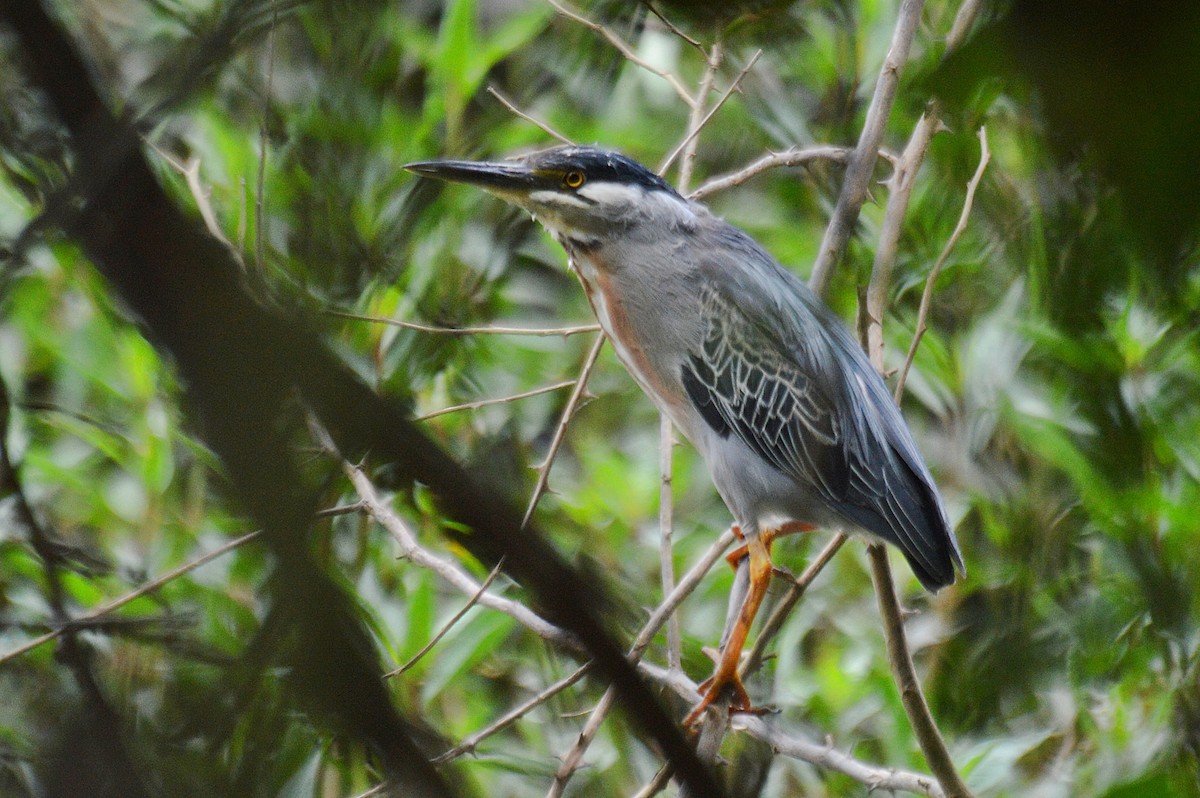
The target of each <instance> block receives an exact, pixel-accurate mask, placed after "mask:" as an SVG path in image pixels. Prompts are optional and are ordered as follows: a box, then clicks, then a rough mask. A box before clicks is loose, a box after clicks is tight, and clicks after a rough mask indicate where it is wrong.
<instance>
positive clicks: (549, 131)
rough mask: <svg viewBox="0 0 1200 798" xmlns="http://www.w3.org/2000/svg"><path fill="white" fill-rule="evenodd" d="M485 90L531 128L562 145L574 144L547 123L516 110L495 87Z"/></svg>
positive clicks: (514, 105)
mask: <svg viewBox="0 0 1200 798" xmlns="http://www.w3.org/2000/svg"><path fill="white" fill-rule="evenodd" d="M487 90H488V94H490V95H492V96H493V97H495V98H496V99H497V100H499V101H500V104H501V105H503V106H504V107H505V108H507V109H508V110H510V111H512V112H513V113H514V114H516V115H517V116H519V117H521V118H522V119H524V120H525V121H526V122H529V123H530V124H532V125H533V126H535V127H537V128H538V129H539V130H541V131H542V132H543V133H545V134H546V135H548V136H550V137H551V138H555V139H558V140H559V141H561V142H562V143H563V144H574V143H575V142H573V141H571V140H570V139H569V138H567V137H566V136H564V135H563V134H562V133H559V132H558V131H557V130H555V129H554V128H552V127H550V125H549V123H547V122H543V121H542V120H540V119H537V118H535V117H532V116H530V115H529V114H527V113H525V112H524V111H522V110H521V109H520V108H518V107H517V106H516V104H514V103H513V101H512V100H510V99H508V98H507V97H505V96H504V95H503V94H501V93H500V90H499V89H497V88H496V87H495V86H488V87H487Z"/></svg>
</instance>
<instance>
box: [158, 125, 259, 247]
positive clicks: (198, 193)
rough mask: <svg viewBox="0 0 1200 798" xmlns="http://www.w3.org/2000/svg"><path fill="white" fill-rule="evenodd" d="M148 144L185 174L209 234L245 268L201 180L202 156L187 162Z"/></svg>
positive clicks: (176, 169) (174, 167)
mask: <svg viewBox="0 0 1200 798" xmlns="http://www.w3.org/2000/svg"><path fill="white" fill-rule="evenodd" d="M146 144H147V145H149V147H150V149H152V150H154V152H156V153H157V154H158V155H159V156H160V157H161V158H162V159H163V160H164V161H166V162H167V163H168V164H170V165H171V167H172V168H173V169H175V171H177V172H179V174H181V175H183V179H184V181H185V182H186V183H187V187H188V191H189V192H191V195H192V199H194V200H195V201H196V209H197V210H199V211H200V218H201V219H202V220H203V221H204V228H205V229H206V230H208V232H209V235H211V236H212V237H213V238H215V239H217V240H218V241H220V242H221V243H222V244H224V245H225V248H226V249H227V250H229V254H231V255H232V256H233V259H234V260H236V261H237V263H238V266H240V267H241V268H242V269H245V268H246V263H245V261H243V260H242V253H241V252H240V251H238V249H237V248H236V247H234V245H233V243H232V242H230V240H229V239H228V238H227V237H226V236H225V231H224V230H222V229H221V225H220V223H218V222H217V214H216V213H215V212H214V211H213V207H212V201H211V197H210V196H209V192H208V190H207V189H206V188H205V187H204V185H203V184H201V182H200V158H199V157H197V156H195V155H193V156H192V157H191V158H189V159H188V162H187V163H186V164H185V163H182V162H180V161H179V159H177V158H175V157H174V156H173V155H171V154H170V153H168V152H167V151H166V150H163V149H162V148H161V147H159V146H158V145H156V144H154V143H153V142H151V141H149V140H146Z"/></svg>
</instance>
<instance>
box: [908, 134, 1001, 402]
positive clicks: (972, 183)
mask: <svg viewBox="0 0 1200 798" xmlns="http://www.w3.org/2000/svg"><path fill="white" fill-rule="evenodd" d="M991 159H992V154H991V151H990V150H989V149H988V140H987V128H986V127H981V128H979V165H978V166H976V167H975V174H974V175H972V176H971V179H970V180H969V181H968V182H967V195H966V198H965V199H964V200H963V208H962V213H960V214H959V216H958V224H957V225H955V226H954V232H953V233H951V234H950V239H949V240H948V241H947V242H946V246H945V247H943V248H942V254H941V255H939V256H938V259H937V263H935V264H933V268H932V269H930V271H929V277H927V278H926V279H925V290H924V291H923V292H922V293H921V307H920V308H919V309H918V310H917V327H916V330H915V331H914V332H913V338H912V343H910V344H909V345H908V354H907V355H906V356H905V358H904V365H903V366H902V367H901V368H900V376H899V377H898V378H897V379H896V401H897V402H899V401H900V397H901V396H903V395H904V386H905V384H906V383H907V382H908V372H909V369H911V368H912V364H913V358H915V357H916V356H917V347H918V346H920V344H921V338H922V337H923V336H924V335H925V330H926V329H928V319H929V306H930V305H931V304H932V301H933V284H934V283H935V282H937V278H938V275H939V274H941V273H942V267H943V266H945V265H946V259H947V258H949V257H950V251H951V250H952V249H954V245H955V244H957V243H958V239H959V238H961V237H962V234H963V231H964V230H966V229H967V220H968V219H969V218H970V216H971V209H972V208H973V207H974V206H975V192H976V190H977V189H978V188H979V182H980V181H981V180H982V179H983V171H984V170H985V169H987V165H988V162H989V161H990V160H991Z"/></svg>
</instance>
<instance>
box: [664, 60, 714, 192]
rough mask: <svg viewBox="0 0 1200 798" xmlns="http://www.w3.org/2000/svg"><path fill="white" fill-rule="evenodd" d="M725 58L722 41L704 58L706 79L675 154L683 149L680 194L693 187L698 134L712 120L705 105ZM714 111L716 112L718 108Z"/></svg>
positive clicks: (668, 162)
mask: <svg viewBox="0 0 1200 798" xmlns="http://www.w3.org/2000/svg"><path fill="white" fill-rule="evenodd" d="M724 57H725V52H724V50H723V49H722V48H721V40H720V39H718V40H716V41H714V42H713V46H712V50H710V51H709V52H708V54H707V55H705V56H704V77H702V78H701V79H700V89H699V90H698V91H697V92H696V104H695V105H693V106H692V112H691V113H690V114H689V115H688V126H687V135H686V136H684V139H683V141H681V142H679V145H678V146H677V147H676V148H675V152H678V151H679V148H680V147H682V148H683V163H681V164H679V180H678V181H677V182H676V186H675V187H676V189H678V190H679V192H680V193H681V194H682V193H687V190H688V188H690V187H691V182H692V171H693V169H694V168H695V165H696V149H697V147H698V146H699V145H700V139H699V136H698V134H699V133H700V130H701V128H703V127H704V125H705V123H706V122H707V121H708V120H709V119H711V118H712V114H711V113H710V114H709V115H708V116H705V115H704V108H705V104H706V103H707V102H708V95H709V93H710V92H712V87H713V82H714V81H715V80H716V79H717V70H718V69H720V68H721V60H722V59H723V58H724ZM712 110H714V111H715V110H716V107H715V106H714V108H713V109H712ZM674 157H675V156H674V154H672V155H671V157H670V158H667V160H666V161H664V162H663V165H662V167H661V168H660V169H659V170H658V173H659V174H660V175H664V174H666V171H667V169H668V167H670V165H671V161H672V160H673V159H674Z"/></svg>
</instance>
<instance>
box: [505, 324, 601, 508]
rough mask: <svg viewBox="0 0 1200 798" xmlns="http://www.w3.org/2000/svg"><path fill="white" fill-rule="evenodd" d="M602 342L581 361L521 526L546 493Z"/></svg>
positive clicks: (539, 468)
mask: <svg viewBox="0 0 1200 798" xmlns="http://www.w3.org/2000/svg"><path fill="white" fill-rule="evenodd" d="M604 341H605V338H604V336H603V335H598V336H596V341H595V343H593V344H592V348H591V350H590V351H589V352H588V354H587V358H585V359H584V361H583V368H581V369H580V370H579V377H578V378H577V379H576V380H575V390H573V391H571V396H570V398H569V399H567V406H566V407H564V408H563V411H562V416H561V417H559V420H558V426H556V427H555V428H554V437H553V438H551V439H550V449H549V450H548V451H547V452H546V459H545V460H543V461H542V462H541V465H539V466H538V467H537V470H538V478H537V483H535V484H534V486H533V493H532V494H530V496H529V505H528V506H527V507H526V508H525V518H524V519H523V520H522V521H521V525H522V526H525V525H528V524H529V519H530V518H532V517H533V511H534V510H536V509H537V506H538V502H539V501H541V499H542V496H543V494H545V492H546V485H547V484H548V483H549V481H550V467H551V466H552V465H553V464H554V458H555V457H557V456H558V450H559V448H561V447H562V443H563V441H564V440H565V439H566V437H567V427H568V426H570V424H571V419H572V418H574V417H575V411H576V410H578V409H579V402H580V400H581V399H583V392H584V390H585V389H586V388H587V381H588V377H590V376H591V374H592V369H593V368H594V367H595V365H596V358H598V357H600V350H601V349H603V348H604Z"/></svg>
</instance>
